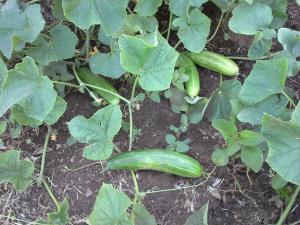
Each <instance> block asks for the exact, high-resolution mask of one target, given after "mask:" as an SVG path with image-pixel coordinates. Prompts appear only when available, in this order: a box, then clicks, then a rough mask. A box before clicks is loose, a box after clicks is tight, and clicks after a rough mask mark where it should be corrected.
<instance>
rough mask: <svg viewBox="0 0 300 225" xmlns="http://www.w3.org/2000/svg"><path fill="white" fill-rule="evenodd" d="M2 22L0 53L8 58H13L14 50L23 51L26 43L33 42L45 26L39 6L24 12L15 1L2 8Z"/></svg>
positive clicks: (0, 11) (0, 24)
mask: <svg viewBox="0 0 300 225" xmlns="http://www.w3.org/2000/svg"><path fill="white" fill-rule="evenodd" d="M0 21H1V23H0V51H1V52H2V53H3V55H4V56H5V57H6V58H11V54H12V52H13V51H14V50H21V49H22V48H23V47H24V46H25V43H26V42H30V43H31V42H33V41H34V40H35V39H36V38H37V36H38V34H39V33H40V32H41V30H43V28H44V25H45V21H44V19H43V16H42V14H41V7H40V5H39V4H33V5H29V6H27V7H26V8H25V9H24V10H23V9H21V7H20V5H19V4H18V3H14V0H8V1H7V2H6V4H5V5H4V6H2V7H1V8H0Z"/></svg>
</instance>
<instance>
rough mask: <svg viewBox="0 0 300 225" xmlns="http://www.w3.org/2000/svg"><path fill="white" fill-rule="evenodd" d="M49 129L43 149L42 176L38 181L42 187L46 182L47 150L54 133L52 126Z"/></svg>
mask: <svg viewBox="0 0 300 225" xmlns="http://www.w3.org/2000/svg"><path fill="white" fill-rule="evenodd" d="M47 127H48V132H47V135H46V138H45V142H44V147H43V154H42V162H41V169H40V175H39V177H38V179H37V183H38V185H41V183H42V182H43V180H44V170H45V162H46V155H47V149H48V143H49V139H50V134H51V132H52V128H51V127H50V126H47Z"/></svg>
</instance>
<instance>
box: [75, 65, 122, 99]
mask: <svg viewBox="0 0 300 225" xmlns="http://www.w3.org/2000/svg"><path fill="white" fill-rule="evenodd" d="M77 74H78V76H79V78H80V80H81V81H83V82H84V83H86V84H90V85H94V86H97V87H100V88H104V89H106V90H109V91H111V92H114V93H116V94H118V91H117V90H116V89H115V87H114V86H112V85H111V83H109V82H108V81H107V80H105V79H104V78H103V77H100V76H99V75H95V74H93V73H92V71H91V70H89V69H88V68H86V67H81V68H80V69H79V70H78V71H77ZM91 89H92V90H93V91H95V92H97V93H98V94H99V95H100V96H101V97H102V98H103V99H104V100H105V101H107V102H109V103H110V104H119V102H120V99H119V98H118V97H117V96H114V95H112V94H109V93H107V92H105V91H101V90H99V89H96V88H91Z"/></svg>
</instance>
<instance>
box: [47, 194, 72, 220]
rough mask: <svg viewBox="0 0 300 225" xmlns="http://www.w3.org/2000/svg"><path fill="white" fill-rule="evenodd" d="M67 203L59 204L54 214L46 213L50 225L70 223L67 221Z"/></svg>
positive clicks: (65, 201) (65, 200)
mask: <svg viewBox="0 0 300 225" xmlns="http://www.w3.org/2000/svg"><path fill="white" fill-rule="evenodd" d="M68 212H69V202H68V200H67V199H64V201H63V202H62V203H61V204H60V206H59V208H58V209H57V211H56V212H52V213H48V219H49V222H50V223H51V225H67V224H69V223H70V219H69V214H68Z"/></svg>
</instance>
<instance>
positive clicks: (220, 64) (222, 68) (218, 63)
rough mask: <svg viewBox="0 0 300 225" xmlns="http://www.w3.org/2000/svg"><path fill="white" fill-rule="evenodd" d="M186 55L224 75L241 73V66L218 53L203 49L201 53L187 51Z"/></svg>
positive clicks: (199, 64) (204, 66) (200, 64)
mask: <svg viewBox="0 0 300 225" xmlns="http://www.w3.org/2000/svg"><path fill="white" fill-rule="evenodd" d="M186 55H187V56H188V57H189V58H190V59H191V60H192V61H193V62H194V63H195V64H197V65H198V66H201V67H203V68H206V69H209V70H212V71H215V72H218V73H221V74H223V75H226V76H235V75H237V74H238V73H239V67H238V65H237V64H236V63H235V62H234V61H232V60H231V59H229V58H228V57H225V56H223V55H220V54H218V53H214V52H210V51H201V52H200V53H193V52H187V53H186Z"/></svg>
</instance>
